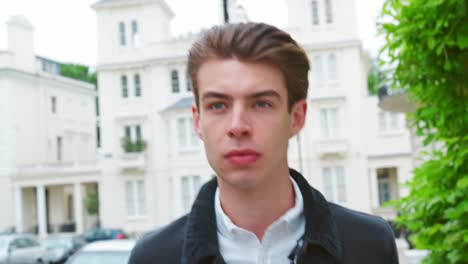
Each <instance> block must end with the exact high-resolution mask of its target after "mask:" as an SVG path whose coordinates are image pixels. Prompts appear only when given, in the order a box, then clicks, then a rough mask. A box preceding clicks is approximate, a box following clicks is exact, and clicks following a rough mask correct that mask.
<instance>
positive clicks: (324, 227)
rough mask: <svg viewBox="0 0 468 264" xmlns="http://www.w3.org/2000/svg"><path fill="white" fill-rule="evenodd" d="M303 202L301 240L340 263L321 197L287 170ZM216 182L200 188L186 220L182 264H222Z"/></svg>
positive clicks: (334, 230) (338, 245) (334, 228)
mask: <svg viewBox="0 0 468 264" xmlns="http://www.w3.org/2000/svg"><path fill="white" fill-rule="evenodd" d="M289 173H290V175H291V177H292V178H293V179H294V180H295V181H296V183H297V185H298V186H299V189H300V190H301V193H302V197H303V199H304V216H305V220H306V226H305V234H304V240H305V242H306V243H308V244H309V245H314V246H319V247H322V248H323V249H325V250H326V251H327V252H328V253H329V254H330V255H331V256H333V257H335V258H336V259H337V260H341V255H342V248H341V243H340V238H339V234H338V229H337V226H336V223H335V220H334V218H333V216H332V214H331V212H330V209H329V205H328V202H327V201H326V200H325V198H324V197H323V195H322V194H321V193H320V192H319V191H317V190H315V189H314V188H312V187H311V186H310V185H309V184H308V183H307V180H306V179H305V178H304V177H303V176H302V175H301V174H300V173H299V172H297V171H295V170H293V169H290V171H289ZM217 186H218V183H217V181H216V178H215V179H213V180H211V181H209V182H208V183H206V184H205V185H203V187H202V188H201V190H200V192H199V194H198V196H197V198H196V200H195V202H194V204H193V206H192V211H191V212H190V214H189V215H188V218H187V233H186V236H185V240H184V245H183V249H182V264H190V263H202V262H203V263H206V262H207V260H212V261H215V260H216V262H215V263H224V261H223V260H222V257H221V255H220V253H219V248H218V236H217V228H216V215H215V210H214V202H215V201H214V199H215V195H214V194H215V191H216V188H217Z"/></svg>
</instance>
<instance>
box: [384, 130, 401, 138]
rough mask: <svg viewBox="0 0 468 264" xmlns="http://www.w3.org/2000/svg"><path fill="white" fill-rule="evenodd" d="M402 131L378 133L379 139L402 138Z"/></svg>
mask: <svg viewBox="0 0 468 264" xmlns="http://www.w3.org/2000/svg"><path fill="white" fill-rule="evenodd" d="M403 134H404V131H402V130H395V131H386V132H380V131H379V133H378V136H379V137H399V136H403Z"/></svg>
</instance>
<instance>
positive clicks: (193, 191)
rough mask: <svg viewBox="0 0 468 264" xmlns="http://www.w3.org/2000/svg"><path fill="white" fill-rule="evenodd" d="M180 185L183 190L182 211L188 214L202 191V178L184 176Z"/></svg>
mask: <svg viewBox="0 0 468 264" xmlns="http://www.w3.org/2000/svg"><path fill="white" fill-rule="evenodd" d="M180 184H181V189H182V209H183V210H184V212H188V211H189V210H190V207H191V205H192V203H193V201H194V200H195V197H196V195H197V193H198V190H199V189H200V185H201V178H200V176H198V175H196V176H183V177H182V178H181V182H180Z"/></svg>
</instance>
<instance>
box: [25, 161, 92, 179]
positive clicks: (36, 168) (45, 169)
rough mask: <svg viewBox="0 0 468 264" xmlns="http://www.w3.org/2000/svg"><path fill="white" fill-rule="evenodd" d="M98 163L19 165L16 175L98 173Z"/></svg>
mask: <svg viewBox="0 0 468 264" xmlns="http://www.w3.org/2000/svg"><path fill="white" fill-rule="evenodd" d="M98 170H99V167H98V162H97V161H96V160H90V161H79V162H56V163H38V164H26V165H20V166H18V168H17V171H16V175H18V176H27V175H42V174H49V175H54V174H55V175H59V174H70V173H72V174H75V173H86V172H95V171H98Z"/></svg>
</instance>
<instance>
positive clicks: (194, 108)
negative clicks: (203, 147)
mask: <svg viewBox="0 0 468 264" xmlns="http://www.w3.org/2000/svg"><path fill="white" fill-rule="evenodd" d="M192 118H193V129H195V132H197V135H198V137H199V138H200V139H201V140H203V136H202V133H201V130H200V112H199V110H198V108H197V105H196V104H195V103H193V104H192Z"/></svg>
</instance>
